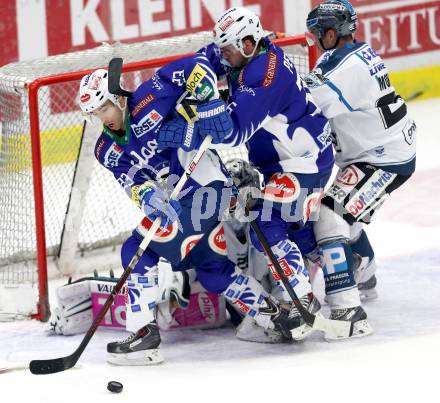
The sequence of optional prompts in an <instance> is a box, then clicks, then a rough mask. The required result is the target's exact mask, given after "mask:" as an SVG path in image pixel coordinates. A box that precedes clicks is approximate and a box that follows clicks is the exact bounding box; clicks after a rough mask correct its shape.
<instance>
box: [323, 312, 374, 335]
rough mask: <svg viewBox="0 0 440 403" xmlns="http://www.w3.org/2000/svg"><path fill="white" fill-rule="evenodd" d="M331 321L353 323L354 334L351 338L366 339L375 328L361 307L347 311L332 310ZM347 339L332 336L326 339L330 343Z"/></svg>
mask: <svg viewBox="0 0 440 403" xmlns="http://www.w3.org/2000/svg"><path fill="white" fill-rule="evenodd" d="M330 319H333V320H346V321H350V322H352V323H353V334H352V335H351V336H350V337H349V338H354V337H364V336H368V335H370V334H372V333H373V328H372V327H371V326H370V324H369V323H368V321H367V313H366V312H365V311H364V309H363V308H362V307H361V306H355V307H354V308H345V309H332V310H331V314H330ZM346 338H347V337H332V336H330V335H325V339H326V340H328V341H333V340H342V339H346Z"/></svg>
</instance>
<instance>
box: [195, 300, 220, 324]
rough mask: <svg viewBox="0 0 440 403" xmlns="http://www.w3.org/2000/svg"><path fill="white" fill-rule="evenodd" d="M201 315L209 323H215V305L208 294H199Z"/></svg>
mask: <svg viewBox="0 0 440 403" xmlns="http://www.w3.org/2000/svg"><path fill="white" fill-rule="evenodd" d="M197 302H198V304H199V309H200V313H201V314H202V316H203V317H204V318H205V320H206V321H207V322H208V323H214V322H215V319H216V314H215V306H214V303H213V302H212V301H211V298H209V295H208V294H207V293H206V292H199V294H198V296H197Z"/></svg>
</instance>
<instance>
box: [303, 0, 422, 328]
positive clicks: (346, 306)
mask: <svg viewBox="0 0 440 403" xmlns="http://www.w3.org/2000/svg"><path fill="white" fill-rule="evenodd" d="M356 28H357V15H356V12H355V10H354V8H353V7H352V5H351V4H350V3H349V2H348V1H346V0H329V1H324V2H323V3H321V4H320V5H318V6H317V7H316V8H314V9H313V10H312V11H311V12H310V13H309V15H308V17H307V29H308V31H309V32H308V34H307V37H308V39H309V40H311V41H312V42H314V43H316V44H317V46H318V47H319V48H320V49H321V50H322V51H323V52H324V53H323V55H322V56H321V57H320V59H319V60H318V62H317V65H316V66H315V68H314V70H313V72H312V73H310V74H309V75H308V76H307V78H306V82H307V85H308V87H309V89H310V91H311V93H312V95H313V97H314V99H315V101H316V103H317V104H318V105H319V107H320V108H321V110H322V111H323V113H324V115H325V116H326V117H327V118H328V119H329V120H330V124H331V128H332V136H333V143H334V149H335V160H336V164H337V166H338V167H339V168H340V169H339V171H338V173H337V176H336V179H335V180H334V182H333V184H332V185H331V187H330V188H329V189H328V191H327V192H326V195H325V197H324V198H323V200H322V206H321V211H320V216H319V220H318V221H317V223H316V224H315V227H314V229H315V235H316V239H317V242H318V244H319V247H320V253H321V259H322V264H323V270H324V278H325V284H326V293H327V300H328V302H329V304H330V307H331V318H332V319H338V320H350V321H352V322H354V323H355V332H354V336H365V335H368V334H370V333H371V332H372V328H371V327H370V326H369V324H368V322H367V315H366V313H365V311H364V309H363V308H362V306H361V301H360V298H359V292H358V288H357V287H356V281H355V280H357V282H358V283H360V284H359V288H360V290H361V291H363V292H368V291H369V290H370V291H371V290H373V289H374V286H375V284H376V277H375V273H374V271H375V264H374V252H373V249H372V247H371V245H370V243H369V241H368V238H367V235H366V233H365V231H364V230H363V224H368V223H369V222H370V220H371V217H372V215H373V214H374V212H375V211H376V210H377V209H378V208H379V207H380V206H381V205H382V203H383V202H384V201H385V200H386V199H387V197H388V196H389V194H390V193H391V192H393V191H394V190H395V189H397V188H398V187H399V186H401V185H402V184H403V183H404V182H405V181H407V180H408V179H409V178H410V176H411V175H412V173H413V172H414V170H415V161H416V150H415V145H416V141H415V136H416V125H415V123H414V121H413V120H412V119H411V118H410V117H409V115H408V113H407V107H406V104H405V101H404V100H403V99H402V98H401V97H400V96H399V95H398V94H396V92H395V89H394V87H393V86H392V84H391V82H390V79H389V76H388V69H387V67H386V65H385V63H384V61H383V60H382V59H381V57H380V56H379V55H378V54H377V52H376V51H375V50H374V49H373V48H372V47H371V46H370V45H369V44H367V43H364V42H358V41H356V40H355V39H354V37H353V35H354V33H355V31H356ZM353 268H355V269H356V270H355V271H356V273H353Z"/></svg>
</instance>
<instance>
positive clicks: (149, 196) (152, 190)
mask: <svg viewBox="0 0 440 403" xmlns="http://www.w3.org/2000/svg"><path fill="white" fill-rule="evenodd" d="M136 190H137V191H136V193H137V197H136V199H137V201H138V204H139V206H140V207H141V208H142V211H143V212H144V214H145V215H146V216H147V217H148V218H149V219H150V220H151V221H154V220H155V219H156V218H157V217H160V218H161V222H160V226H161V227H162V228H163V227H167V226H168V225H170V224H172V223H173V222H175V221H177V219H178V217H179V215H180V213H181V212H182V206H181V204H180V202H179V201H178V200H173V199H172V200H169V201H167V200H166V194H165V192H164V191H163V190H162V189H161V188H159V187H157V186H156V185H155V184H154V183H151V182H145V183H144V184H142V185H140V186H139V187H138V188H137V189H136Z"/></svg>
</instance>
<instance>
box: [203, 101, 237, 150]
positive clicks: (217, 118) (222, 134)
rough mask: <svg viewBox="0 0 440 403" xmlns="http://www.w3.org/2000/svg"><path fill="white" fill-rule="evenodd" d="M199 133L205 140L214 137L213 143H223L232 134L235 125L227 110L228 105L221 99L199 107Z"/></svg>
mask: <svg viewBox="0 0 440 403" xmlns="http://www.w3.org/2000/svg"><path fill="white" fill-rule="evenodd" d="M197 113H198V117H199V120H198V121H197V123H198V125H199V132H200V134H201V135H202V137H203V138H205V137H206V136H207V135H208V134H210V135H211V136H212V143H213V144H219V143H223V141H224V139H225V138H226V137H227V136H228V135H229V134H231V132H232V129H233V128H234V124H233V122H232V119H231V116H230V115H229V113H228V112H227V110H226V104H225V102H224V101H222V100H221V99H215V100H214V101H210V102H208V103H206V104H201V105H198V106H197Z"/></svg>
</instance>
